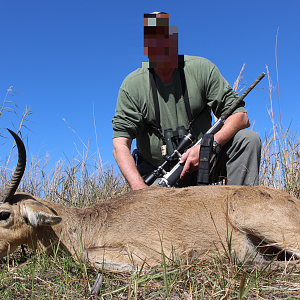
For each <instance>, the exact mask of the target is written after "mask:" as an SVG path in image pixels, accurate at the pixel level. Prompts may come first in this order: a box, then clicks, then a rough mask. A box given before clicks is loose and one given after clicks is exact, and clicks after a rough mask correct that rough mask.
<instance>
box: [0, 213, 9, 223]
mask: <svg viewBox="0 0 300 300" xmlns="http://www.w3.org/2000/svg"><path fill="white" fill-rule="evenodd" d="M9 216H10V212H7V211H1V212H0V221H3V220H7V219H8V218H9Z"/></svg>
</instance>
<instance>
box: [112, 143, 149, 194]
mask: <svg viewBox="0 0 300 300" xmlns="http://www.w3.org/2000/svg"><path fill="white" fill-rule="evenodd" d="M130 146H131V141H128V140H126V139H122V138H115V139H114V140H113V155H114V157H115V160H116V162H117V164H118V166H119V168H120V170H121V172H122V174H123V175H124V177H125V179H126V180H127V182H128V183H129V185H130V187H131V188H132V190H140V189H143V188H146V187H147V185H146V184H145V183H144V180H143V179H142V177H141V176H140V174H139V172H138V170H137V168H136V166H135V162H134V159H133V157H132V155H131V153H130Z"/></svg>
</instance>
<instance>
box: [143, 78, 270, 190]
mask: <svg viewBox="0 0 300 300" xmlns="http://www.w3.org/2000/svg"><path fill="white" fill-rule="evenodd" d="M264 76H265V73H262V74H261V75H260V76H258V77H257V79H256V80H255V81H254V82H253V83H252V84H251V85H250V86H249V87H248V88H247V89H246V90H245V92H244V93H243V94H242V95H241V96H240V97H239V98H238V99H236V100H235V101H234V102H233V103H232V104H231V106H230V107H229V108H228V109H227V110H226V111H225V112H224V113H223V114H222V115H221V117H220V118H219V119H218V120H217V121H216V122H215V123H214V125H213V126H212V127H211V128H210V129H209V130H208V131H207V132H206V133H212V134H215V133H217V132H218V131H219V130H220V129H221V128H222V126H223V124H224V121H225V120H226V119H227V118H228V117H229V116H230V115H231V114H232V113H233V111H234V110H235V109H236V108H237V106H238V105H239V104H240V103H241V101H243V99H244V98H245V97H246V96H247V95H248V94H249V93H250V92H251V91H252V90H253V89H254V87H255V86H256V85H257V84H258V83H259V82H260V81H261V80H262V79H263V78H264ZM194 140H195V138H194V137H193V136H192V135H191V134H190V133H188V134H187V135H185V136H184V137H183V138H182V139H181V140H180V142H179V144H178V147H177V149H176V150H174V152H173V153H172V154H171V155H169V156H166V157H165V161H164V162H163V163H162V164H161V165H160V166H159V167H158V168H157V169H156V170H154V171H153V172H152V173H151V174H149V175H147V176H146V177H145V178H144V182H145V183H146V184H147V185H151V184H152V183H153V182H154V181H155V179H156V178H159V177H160V176H161V175H163V177H162V178H161V180H160V182H159V186H162V187H172V186H174V185H175V184H176V183H177V182H178V180H179V178H180V174H181V172H182V169H183V166H184V164H180V162H178V163H177V164H176V165H175V166H174V167H173V168H172V169H171V170H170V171H169V172H167V171H166V170H165V168H166V166H167V165H169V163H170V162H172V161H174V160H175V159H178V158H179V160H180V158H181V157H182V154H183V152H184V151H185V150H186V149H187V148H188V147H190V146H191V145H192V144H193V143H194ZM201 141H202V138H201V139H199V140H198V141H197V142H196V143H195V145H200V144H201Z"/></svg>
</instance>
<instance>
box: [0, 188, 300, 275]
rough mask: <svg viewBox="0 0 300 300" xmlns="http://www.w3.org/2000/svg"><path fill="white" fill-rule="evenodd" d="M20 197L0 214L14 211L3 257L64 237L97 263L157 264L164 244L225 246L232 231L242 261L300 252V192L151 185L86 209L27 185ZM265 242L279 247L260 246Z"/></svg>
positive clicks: (3, 228) (6, 223)
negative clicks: (33, 193) (281, 252)
mask: <svg viewBox="0 0 300 300" xmlns="http://www.w3.org/2000/svg"><path fill="white" fill-rule="evenodd" d="M36 201H37V202H38V203H37V202H36ZM12 203H13V204H12V205H10V204H8V203H4V204H0V214H1V212H3V211H6V212H10V213H11V215H10V217H9V218H8V219H7V220H0V257H1V256H5V255H6V254H7V251H8V246H9V245H10V250H11V251H13V250H14V249H15V248H16V247H17V246H18V245H21V244H28V245H30V246H32V247H35V248H39V249H41V250H43V249H45V247H48V248H49V246H50V245H51V243H53V241H55V240H56V241H57V240H58V239H60V241H61V242H60V244H61V246H62V247H64V248H65V249H66V250H67V251H69V253H70V254H72V255H73V254H74V253H75V252H76V253H77V254H79V253H80V250H79V249H80V247H79V244H80V240H82V244H83V246H84V253H83V255H84V256H85V258H86V259H88V260H89V261H90V262H91V263H93V264H95V265H98V266H99V265H102V264H103V262H104V266H105V267H107V268H117V269H129V268H131V267H133V265H138V266H140V265H141V264H142V263H143V261H144V260H145V262H146V264H147V265H149V266H155V265H158V264H160V263H161V259H162V255H161V252H162V251H161V249H162V248H163V250H164V253H165V255H166V256H167V257H170V258H171V257H174V255H175V256H176V255H178V256H179V255H182V254H184V255H186V254H189V255H201V254H204V253H205V252H207V250H218V251H220V252H224V249H223V246H225V248H226V247H227V245H228V239H229V237H228V232H229V235H230V234H232V253H235V254H236V256H237V259H238V260H239V261H243V260H244V259H245V258H246V257H248V256H249V255H251V253H252V256H254V255H256V259H257V260H265V259H267V257H266V256H265V255H264V254H262V252H264V251H265V252H267V253H270V252H274V251H275V250H276V251H275V252H278V250H282V249H286V250H287V253H289V254H290V255H294V256H295V257H296V258H298V257H300V251H299V243H300V214H299V212H300V200H298V199H296V198H295V197H292V196H290V195H289V194H287V193H285V192H282V191H279V190H275V189H272V188H269V187H263V186H257V187H243V186H205V187H189V188H183V189H174V188H158V187H149V188H147V189H144V190H139V191H134V192H130V193H127V194H124V195H121V196H118V197H116V198H114V199H112V200H110V201H107V202H104V203H101V204H98V205H94V206H93V207H90V208H85V209H78V208H67V207H64V206H62V205H60V204H56V203H53V202H49V201H46V200H42V199H38V198H36V197H33V196H31V195H29V194H22V193H19V194H15V195H14V197H13V199H12ZM40 204H42V205H40ZM41 211H42V212H43V213H42V214H41V213H40V212H41ZM27 214H29V215H30V216H33V218H35V216H36V214H41V215H42V219H43V220H41V221H38V224H35V226H36V227H35V226H34V224H33V223H34V222H33V223H32V221H31V220H30V218H29V219H28V217H27ZM49 216H50V217H49ZM58 216H59V217H61V222H60V223H58V222H59V221H60V218H59V217H58ZM44 219H45V220H44ZM33 220H35V219H33ZM26 222H27V223H26ZM35 222H37V221H35ZM57 223H58V224H57ZM45 224H47V225H48V226H45ZM52 224H56V225H52ZM50 240H51V243H50ZM262 241H263V242H262ZM260 243H261V245H262V244H264V245H265V244H268V243H272V244H273V247H259V248H256V247H255V246H256V245H258V244H260ZM222 244H223V246H222ZM50 248H51V247H50Z"/></svg>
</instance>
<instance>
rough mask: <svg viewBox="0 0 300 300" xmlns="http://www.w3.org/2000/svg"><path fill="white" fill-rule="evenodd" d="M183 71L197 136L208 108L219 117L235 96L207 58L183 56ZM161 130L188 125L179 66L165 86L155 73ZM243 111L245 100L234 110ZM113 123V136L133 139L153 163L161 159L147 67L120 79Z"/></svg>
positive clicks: (206, 124)
mask: <svg viewBox="0 0 300 300" xmlns="http://www.w3.org/2000/svg"><path fill="white" fill-rule="evenodd" d="M184 74H185V78H186V84H187V91H188V96H189V102H190V106H191V112H192V116H193V117H195V116H196V115H197V114H198V113H199V112H201V111H202V113H201V115H200V116H199V117H198V118H197V119H196V121H195V123H194V125H193V127H192V134H193V135H194V136H195V137H196V138H197V140H198V139H199V138H201V136H202V135H203V134H204V133H205V132H206V131H207V130H208V129H209V128H210V127H211V121H212V118H211V110H212V111H213V113H214V115H215V116H216V117H217V118H219V117H220V116H221V114H222V113H223V112H224V111H226V110H227V109H228V107H229V106H230V104H231V103H232V102H233V101H234V100H235V99H236V98H238V97H239V96H238V94H237V93H236V92H234V91H233V89H232V88H231V87H230V85H229V83H228V82H227V81H226V80H225V79H224V77H223V76H222V75H221V73H220V71H219V70H218V68H217V67H216V66H215V65H214V64H213V63H212V62H210V61H209V60H207V59H205V58H202V57H197V56H187V55H185V56H184ZM155 81H156V86H157V95H158V102H159V109H160V120H161V128H162V131H164V130H165V129H168V128H172V129H173V130H176V128H177V127H178V126H182V125H183V126H184V127H185V128H187V127H188V124H189V120H188V117H187V113H186V109H185V104H184V100H183V95H182V88H181V82H180V76H179V71H178V69H175V71H174V74H173V78H172V82H171V83H170V84H169V85H165V84H164V83H163V82H162V81H161V79H160V78H159V76H157V74H156V73H155ZM236 112H246V110H245V108H244V102H243V103H241V105H240V106H239V107H238V108H237V109H236V110H235V111H234V113H236ZM112 123H113V138H115V137H127V138H130V139H135V138H136V144H137V147H138V148H139V150H140V152H141V154H142V156H143V158H144V159H146V160H147V161H148V162H149V163H151V164H152V165H153V166H155V167H158V166H159V165H161V164H162V162H163V161H164V159H163V157H162V154H161V150H160V148H161V146H162V145H163V141H162V139H161V138H160V137H159V135H158V133H157V131H156V130H155V129H153V128H152V127H151V126H155V125H156V119H155V109H154V104H153V97H152V91H151V85H150V80H149V70H148V69H147V68H140V69H137V70H135V71H134V72H132V73H130V74H129V75H128V76H127V77H126V78H125V80H124V81H123V83H122V85H121V87H120V91H119V96H118V100H117V107H116V112H115V116H114V118H113V120H112Z"/></svg>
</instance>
